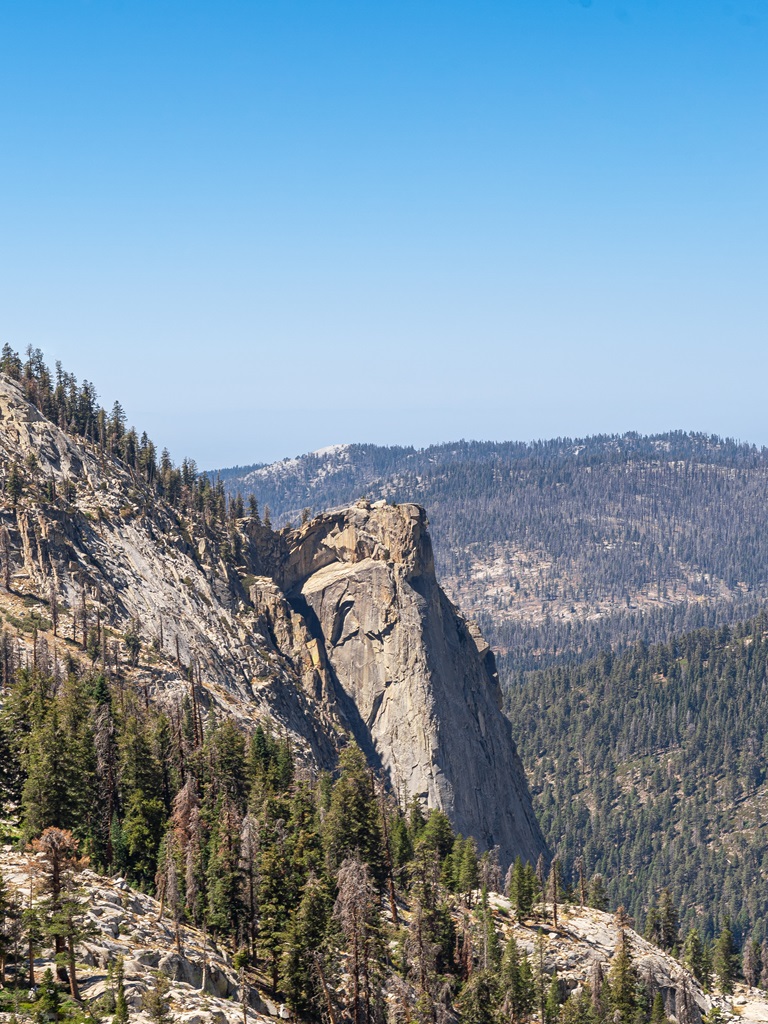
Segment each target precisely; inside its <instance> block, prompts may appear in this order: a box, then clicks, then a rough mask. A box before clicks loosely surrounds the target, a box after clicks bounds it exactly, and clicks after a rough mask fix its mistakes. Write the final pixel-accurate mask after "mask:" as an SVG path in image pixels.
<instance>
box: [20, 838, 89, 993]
mask: <svg viewBox="0 0 768 1024" xmlns="http://www.w3.org/2000/svg"><path fill="white" fill-rule="evenodd" d="M78 846H79V844H78V842H77V840H76V839H75V837H74V836H73V835H72V833H71V832H67V831H66V830H63V829H58V828H47V829H46V830H45V831H44V832H43V834H42V835H41V836H40V838H39V839H36V840H34V841H33V842H32V844H31V850H32V851H33V852H34V853H35V854H37V856H36V857H35V859H34V860H33V861H32V862H31V863H32V867H33V870H34V872H35V886H36V890H37V892H38V893H39V894H40V896H41V899H40V900H39V902H38V908H37V909H38V911H39V913H40V916H41V921H42V926H43V930H44V932H45V933H46V934H47V935H48V936H50V937H51V938H52V939H53V940H54V945H55V950H56V964H57V968H58V970H59V973H60V977H61V979H62V980H63V981H69V987H70V993H71V995H72V998H73V999H78V998H79V995H78V989H77V975H76V958H75V949H76V947H77V945H78V943H80V942H82V941H83V939H85V938H87V937H88V935H89V934H90V929H89V928H88V926H87V924H86V914H87V911H88V907H89V904H88V901H87V900H86V899H84V898H83V897H82V892H81V889H80V888H79V886H78V883H77V875H78V873H79V872H80V871H82V870H83V868H84V867H85V866H86V865H87V860H82V859H80V857H79V855H78ZM67 971H68V973H67Z"/></svg>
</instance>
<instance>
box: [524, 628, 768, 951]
mask: <svg viewBox="0 0 768 1024" xmlns="http://www.w3.org/2000/svg"><path fill="white" fill-rule="evenodd" d="M766 673H768V617H760V618H757V619H755V620H752V621H749V622H745V623H742V624H739V625H737V626H734V627H733V628H725V627H723V628H721V629H717V630H714V629H713V630H702V631H699V632H696V633H692V634H689V635H686V636H682V637H679V638H677V639H676V640H674V641H673V642H670V643H669V644H664V645H661V646H658V647H654V648H648V647H646V646H645V645H643V644H638V645H637V647H636V648H635V650H634V651H632V652H631V653H629V654H626V655H624V656H622V657H612V656H610V655H605V656H602V657H600V658H598V659H596V660H594V661H590V662H587V663H586V664H583V665H580V666H574V667H572V668H570V669H568V670H565V669H562V668H555V669H549V670H547V671H543V672H540V673H535V674H533V675H530V676H528V677H525V678H521V680H520V685H519V686H516V687H515V688H514V689H512V690H511V691H510V693H509V709H510V710H509V713H510V717H511V719H512V723H513V731H514V735H515V737H516V739H517V741H518V743H519V746H520V751H521V755H522V757H523V761H524V763H525V764H526V766H527V767H528V771H529V778H530V781H531V787H532V790H533V794H534V805H535V807H536V809H537V812H538V816H539V821H540V823H541V825H542V827H543V830H544V833H545V836H546V837H547V838H548V840H549V842H550V844H551V845H552V847H553V848H557V849H558V851H560V853H561V859H562V864H563V868H564V875H565V879H566V881H568V880H569V879H570V878H572V877H573V866H574V863H575V862H576V860H577V858H579V857H583V860H584V865H585V871H586V873H587V874H599V875H601V876H602V886H600V888H602V889H603V890H604V896H605V898H603V893H597V892H596V890H597V888H598V884H597V883H598V880H597V879H596V878H594V877H593V880H592V883H591V884H590V886H589V890H590V891H589V899H588V902H590V903H591V904H592V905H599V906H603V907H604V906H606V905H607V904H608V903H609V904H610V905H612V906H618V905H620V904H623V905H624V906H625V907H626V908H627V911H628V913H629V914H630V915H631V916H632V917H633V918H634V920H635V921H636V922H637V923H638V925H639V927H640V928H641V929H643V930H647V931H648V934H651V935H652V936H654V940H655V941H657V942H659V944H660V945H662V947H663V948H665V949H668V950H672V949H673V948H675V946H676V945H678V943H679V941H680V939H679V931H678V927H679V925H680V924H682V926H683V928H684V930H687V929H688V928H690V927H693V926H695V927H697V928H699V930H700V933H701V935H702V937H704V936H713V935H715V934H717V933H718V931H719V929H720V928H721V927H722V924H723V922H724V921H725V919H726V918H729V919H730V920H731V922H732V925H731V927H732V929H733V931H734V934H735V935H736V936H737V937H738V939H739V940H741V938H742V936H744V935H745V934H750V933H752V934H754V936H755V937H756V938H757V939H758V940H759V941H761V940H762V938H763V937H765V936H766V934H768V897H767V896H766V893H767V892H768V889H767V888H766V883H768V861H766V859H765V856H764V854H765V851H764V843H763V838H762V836H763V830H762V827H761V826H762V824H763V822H764V820H765V819H764V816H763V812H762V810H761V807H762V804H763V797H764V790H765V786H766V785H768V776H765V774H764V759H765V756H766V753H767V752H768V690H766V688H765V686H764V680H765V677H766ZM542 708H546V714H542V713H541V709H542ZM542 752H543V755H542ZM664 890H667V892H666V894H665V893H664ZM662 904H664V906H662ZM665 907H666V909H665ZM649 910H651V920H650V922H649V921H646V917H647V915H648V912H649ZM659 912H660V913H661V917H660V918H658V917H657V915H658V913H659ZM676 916H679V922H678V921H677V920H676V919H675V918H676ZM654 918H656V920H654Z"/></svg>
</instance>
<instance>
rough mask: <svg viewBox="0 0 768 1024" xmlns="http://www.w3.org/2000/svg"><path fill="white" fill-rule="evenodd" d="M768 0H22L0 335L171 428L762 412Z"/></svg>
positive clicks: (175, 437)
mask: <svg viewBox="0 0 768 1024" xmlns="http://www.w3.org/2000/svg"><path fill="white" fill-rule="evenodd" d="M767 101H768V2H767V0H732V2H730V3H721V2H714V0H687V2H681V0H624V2H621V3H617V2H615V0H592V2H591V3H587V0H580V2H573V0H526V2H520V0H505V2H485V0H471V2H470V0H466V2H461V3H459V2H453V0H429V2H428V0H407V2H406V0H390V2H386V3H384V2H379V3H373V2H367V0H355V2H351V0H350V2H346V0H344V2H343V0H322V2H317V0H316V2H313V3H310V2H298V0H271V2H265V0H247V2H234V0H215V2H214V0H206V2H200V0H183V2H164V0H152V2H142V0H133V2H112V0H90V2H84V0H67V2H65V3H62V2H61V0H49V2H39V0H23V2H21V0H0V240H1V244H0V341H9V342H10V343H11V344H12V345H14V347H16V348H19V349H23V348H25V347H26V346H27V345H28V344H32V345H36V346H38V345H39V346H40V347H41V348H43V349H44V351H45V352H46V353H47V355H48V356H49V358H50V359H51V360H54V359H57V358H59V359H61V360H62V361H63V362H64V363H65V365H66V366H67V367H69V368H70V369H71V370H72V371H74V372H75V373H77V374H78V375H79V376H81V377H87V378H89V379H91V380H93V381H95V383H96V385H97V388H98V390H99V392H100V394H101V396H102V399H103V400H104V401H105V403H110V404H111V402H112V401H113V400H114V398H115V397H119V398H120V399H121V401H122V402H123V404H124V405H125V407H126V408H127V410H128V414H129V418H130V419H131V420H132V421H134V422H135V423H136V425H137V426H139V427H140V428H145V429H147V430H148V431H149V432H150V434H151V435H152V436H153V437H154V438H155V439H156V441H157V442H158V443H160V444H167V445H168V446H169V447H170V448H171V450H172V452H173V454H174V455H176V456H178V457H180V456H181V455H183V454H190V455H192V456H194V457H195V458H196V459H197V460H198V462H199V464H200V465H202V466H205V467H213V466H217V465H231V464H234V463H246V462H254V461H264V460H270V459H273V458H281V457H283V456H285V455H294V454H297V453H298V452H301V451H306V450H309V449H313V448H317V447H320V446H323V445H327V444H331V443H334V442H338V441H375V442H380V443H413V444H417V445H422V444H427V443H431V442H437V441H441V440H450V439H455V438H458V437H467V438H469V437H473V438H496V439H507V438H521V439H528V438H533V437H548V436H555V435H564V434H568V435H583V434H586V433H594V432H602V431H624V430H640V431H655V430H664V429H668V428H693V429H698V430H708V431H712V432H718V433H722V434H728V435H731V436H736V437H740V438H742V439H744V440H753V441H755V442H758V443H763V444H768V417H767V416H766V412H765V408H766V400H765V391H766V381H767V380H768V373H767V372H766V371H768V309H767V306H768V294H767V291H768V290H767V289H766V281H767V280H768V273H767V271H768V259H766V253H767V250H768V130H766V124H768V102H767Z"/></svg>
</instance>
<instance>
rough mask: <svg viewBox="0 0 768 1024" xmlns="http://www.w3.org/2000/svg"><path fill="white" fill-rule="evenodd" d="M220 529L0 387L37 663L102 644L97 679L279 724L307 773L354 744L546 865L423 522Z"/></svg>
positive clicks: (3, 503)
mask: <svg viewBox="0 0 768 1024" xmlns="http://www.w3.org/2000/svg"><path fill="white" fill-rule="evenodd" d="M11 467H15V471H16V472H19V471H20V472H21V475H22V477H23V488H22V490H21V494H20V495H19V496H18V500H16V501H15V502H12V501H11V499H10V497H9V496H8V495H7V494H6V492H5V487H4V485H5V483H6V481H7V480H8V477H9V474H10V472H11ZM227 531H228V532H227V533H225V532H224V531H223V530H222V529H221V528H219V529H218V532H217V529H215V528H213V526H212V524H211V523H210V522H209V520H208V519H207V518H206V516H205V514H204V513H201V512H200V510H199V509H194V508H192V509H189V508H187V509H186V511H179V509H178V508H176V507H172V506H170V505H169V504H167V503H166V502H164V501H163V500H162V499H161V498H159V497H158V495H157V494H156V493H155V491H154V490H153V489H152V488H151V487H149V486H148V485H147V483H146V481H144V480H143V479H141V478H140V477H139V475H138V474H137V473H135V472H133V471H132V470H131V469H130V468H129V467H128V466H126V465H125V464H124V463H123V462H121V461H120V460H119V459H117V458H115V457H113V456H110V455H109V454H107V453H105V452H104V450H103V449H101V448H100V447H99V446H98V445H97V444H95V443H90V442H87V441H85V440H83V439H82V438H79V437H78V438H76V437H73V436H72V435H70V434H68V433H66V432H65V431H64V430H62V429H60V428H59V427H58V426H56V424H54V423H52V422H50V421H49V420H47V419H46V418H45V417H44V416H42V415H41V414H40V413H39V411H38V410H37V409H36V408H35V407H34V406H33V405H30V404H29V403H28V402H27V401H26V400H25V398H24V396H23V394H22V392H21V390H20V388H19V386H18V385H17V384H16V383H15V382H14V381H11V380H9V379H8V378H5V377H3V376H2V375H0V562H2V565H3V579H2V580H0V584H4V582H5V577H6V574H7V576H8V580H9V582H10V584H11V585H10V587H9V588H7V589H6V588H5V587H4V586H0V606H2V608H0V610H5V611H6V612H7V614H8V616H9V617H10V618H9V621H14V622H16V623H19V622H22V619H23V618H24V616H27V617H29V616H31V614H32V613H31V612H30V613H29V615H28V613H27V609H28V608H29V606H30V602H32V604H34V603H35V600H36V601H37V602H38V605H37V606H36V607H37V608H38V610H37V612H36V614H37V618H36V619H35V622H34V629H32V628H30V629H29V630H28V631H27V635H28V636H29V635H31V634H33V633H34V635H35V636H37V637H38V638H39V639H38V641H36V643H37V645H38V646H40V645H43V646H45V647H46V651H44V652H42V651H38V650H37V648H36V649H35V651H34V655H33V656H34V657H38V656H39V657H40V658H42V659H43V660H44V659H45V658H48V659H49V660H53V659H55V658H66V657H71V656H72V655H73V649H74V650H76V649H77V648H79V649H80V650H81V651H83V655H82V656H83V657H84V656H85V651H84V648H85V647H86V638H87V637H88V636H89V635H91V634H92V633H93V632H94V631H95V632H96V634H97V643H96V649H95V650H94V648H93V645H91V648H90V658H91V659H94V658H99V657H100V659H101V662H102V664H103V666H104V669H105V671H114V672H116V673H120V674H121V675H122V676H124V677H125V678H126V679H128V680H130V681H131V682H132V683H133V684H134V685H136V686H139V687H141V688H142V690H143V691H144V692H145V693H146V694H147V696H148V697H151V696H154V697H155V698H156V699H159V700H167V701H171V702H175V703H178V700H179V698H180V697H181V696H182V695H189V696H191V697H192V699H193V700H196V701H198V702H199V703H200V705H201V706H202V708H203V709H205V708H207V707H210V706H211V705H218V706H219V707H220V708H221V709H222V710H223V711H224V712H225V713H227V714H230V715H233V716H235V717H237V718H238V719H239V720H240V721H241V722H243V723H244V724H246V726H248V725H249V724H251V725H252V724H255V722H257V721H265V720H268V721H269V722H271V723H272V726H273V728H275V729H277V731H279V732H280V733H283V734H288V735H290V736H291V737H293V738H295V744H296V745H295V751H296V754H297V757H298V758H299V760H303V761H304V763H305V765H306V766H307V767H308V768H311V767H313V766H314V767H321V768H333V767H334V765H335V764H336V760H337V757H338V752H339V750H340V748H341V747H342V746H343V745H344V744H345V743H346V742H348V739H349V736H350V735H351V736H353V737H354V738H355V739H356V740H357V742H358V743H359V744H360V746H361V747H362V748H363V750H364V751H365V752H366V754H367V756H368V757H369V759H370V762H371V764H372V765H374V766H375V767H377V768H379V769H380V770H381V771H382V772H383V773H384V774H385V775H386V776H387V777H388V779H389V781H390V783H391V786H392V789H393V791H394V792H395V793H396V794H397V795H398V796H399V797H401V798H402V799H405V800H408V799H410V798H411V797H414V796H416V797H418V798H419V799H420V800H421V801H423V803H424V805H425V806H427V807H436V808H440V809H442V810H444V811H445V812H446V813H447V814H448V815H449V816H450V818H451V819H452V821H453V823H454V825H455V826H456V828H457V829H458V830H459V831H461V832H462V833H464V834H468V835H473V836H474V837H475V838H476V839H477V841H478V844H479V846H480V847H481V848H489V847H493V846H498V847H499V852H500V859H501V860H502V862H504V863H506V862H508V861H509V859H510V858H512V857H513V856H515V855H517V854H518V853H519V854H521V855H522V856H523V857H524V858H527V859H528V860H531V861H535V860H536V859H537V857H538V856H539V854H540V853H541V852H544V850H545V846H544V841H543V838H542V835H541V833H540V831H539V828H538V825H537V823H536V820H535V817H534V814H533V811H532V807H531V802H530V797H529V794H528V789H527V785H526V781H525V777H524V773H523V769H522V765H521V763H520V760H519V758H518V755H517V752H516V749H515V745H514V742H513V740H512V736H511V733H510V726H509V723H508V721H507V720H506V718H505V717H504V716H503V715H502V714H501V712H500V710H499V708H500V692H499V686H498V680H497V678H496V674H495V664H494V659H493V655H492V653H491V651H490V650H489V648H488V646H487V644H485V642H484V641H483V640H482V637H481V636H480V634H479V631H478V630H477V628H476V627H475V626H473V625H471V624H468V623H467V622H465V621H464V619H463V618H462V617H461V615H460V614H459V613H458V611H457V610H456V609H455V608H454V607H453V605H451V603H450V602H449V601H448V599H447V598H446V596H445V594H444V593H443V592H442V591H441V589H440V588H439V586H438V585H437V581H436V579H435V572H434V564H433V558H432V546H431V543H430V539H429V535H428V533H427V519H426V515H425V513H424V511H423V510H422V509H421V508H419V507H418V506H416V505H400V506H389V505H386V504H384V503H378V504H377V505H375V506H370V505H369V504H367V503H365V502H361V503H358V504H357V505H355V506H353V507H351V508H348V509H344V510H341V511H337V512H332V513H326V514H323V515H320V516H319V517H317V518H316V519H314V520H312V521H311V522H309V523H306V524H305V525H304V526H302V527H301V528H300V529H298V530H283V531H280V532H279V533H276V532H274V531H272V530H270V529H269V528H268V527H267V526H265V525H264V523H262V522H260V521H259V520H258V519H257V518H249V517H245V518H241V519H239V520H237V521H231V522H230V523H229V524H228V525H227ZM233 538H234V541H236V543H234V541H233ZM233 549H234V550H236V551H237V555H236V556H235V557H233V555H232V551H233ZM54 600H55V604H54ZM52 608H56V609H57V616H58V632H57V633H56V632H55V631H54V630H52V628H51V627H52V623H51V622H48V624H47V626H46V624H45V622H44V617H45V614H46V613H47V614H49V615H53V612H52V611H51V609H52ZM19 616H21V617H22V618H19ZM25 621H26V620H25ZM129 623H130V624H132V626H131V628H132V629H133V630H137V629H138V630H139V632H140V635H141V642H142V647H141V656H140V657H139V659H138V664H135V663H134V664H132V663H131V656H130V655H129V652H128V650H127V648H126V645H125V643H124V640H123V637H124V634H125V631H126V629H127V628H128V626H129ZM23 625H24V622H22V626H23ZM26 625H27V626H30V627H32V625H33V623H32V621H31V619H30V621H29V622H26ZM99 648H100V649H99Z"/></svg>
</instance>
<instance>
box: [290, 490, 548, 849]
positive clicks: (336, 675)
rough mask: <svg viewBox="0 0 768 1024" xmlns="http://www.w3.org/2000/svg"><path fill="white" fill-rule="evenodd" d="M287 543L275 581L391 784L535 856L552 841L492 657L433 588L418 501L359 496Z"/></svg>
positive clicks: (470, 829)
mask: <svg viewBox="0 0 768 1024" xmlns="http://www.w3.org/2000/svg"><path fill="white" fill-rule="evenodd" d="M288 547H289V552H288V557H287V559H286V561H285V564H284V566H283V568H282V580H281V582H282V584H283V587H284V590H285V593H286V596H287V599H288V601H289V603H290V604H291V606H292V608H293V609H294V610H295V611H296V612H297V613H298V615H299V616H300V617H301V619H302V620H303V621H304V623H305V624H306V627H307V629H308V631H309V632H310V633H311V634H312V636H313V638H315V640H316V641H317V643H318V646H320V645H321V646H322V652H323V653H324V655H325V657H324V658H323V657H322V656H319V652H318V656H316V667H317V671H318V673H319V674H322V678H323V680H325V679H326V678H327V677H330V686H332V687H334V688H335V692H336V697H337V702H338V706H339V709H340V712H341V714H343V715H344V717H345V719H346V722H347V724H348V726H349V728H350V730H351V731H352V733H353V734H354V736H355V738H356V740H357V741H358V743H359V744H360V745H361V746H362V747H363V749H365V750H366V751H367V752H368V755H369V758H370V759H371V761H373V762H374V763H375V764H377V765H378V766H379V767H380V768H381V769H382V770H383V771H384V772H385V773H386V775H388V777H389V779H390V781H391V784H392V787H393V789H394V791H395V792H396V793H397V794H398V795H399V796H401V797H402V798H403V800H405V801H407V800H409V799H410V798H411V797H413V796H416V797H418V798H419V799H421V800H422V801H423V802H424V803H425V804H426V805H428V806H430V807H437V808H440V809H441V810H444V811H445V812H446V813H447V814H448V815H449V816H450V818H451V820H452V821H453V823H454V825H455V826H456V828H457V829H458V830H459V831H461V832H462V833H464V834H466V835H473V836H475V838H476V839H477V840H478V842H479V843H480V845H481V846H482V847H484V848H490V847H493V846H496V845H498V846H499V848H500V853H501V858H502V860H503V861H508V860H509V858H510V857H512V856H513V855H515V854H517V853H520V854H521V855H522V856H523V857H524V858H527V859H529V860H532V861H535V860H536V858H537V857H538V855H539V853H541V852H542V851H543V850H544V842H543V839H542V836H541V833H540V831H539V828H538V825H537V823H536V820H535V818H534V815H533V812H532V809H531V804H530V798H529V795H528V789H527V785H526V781H525V775H524V772H523V768H522V764H521V762H520V759H519V757H518V755H517V751H516V749H515V744H514V742H513V739H512V735H511V730H510V725H509V722H508V721H507V719H506V718H505V717H504V715H503V714H502V713H501V711H500V706H501V693H500V689H499V683H498V678H497V675H496V671H495V664H494V659H493V655H492V653H491V651H490V649H489V648H488V646H487V644H485V643H484V641H483V640H482V637H481V636H480V633H479V631H478V630H477V628H476V627H475V626H471V625H469V624H468V623H466V622H465V621H464V619H463V618H462V617H461V615H460V614H459V612H458V611H457V609H456V608H454V607H453V605H452V604H451V603H450V602H449V600H448V599H447V597H446V596H445V594H444V593H443V592H442V590H441V589H440V587H439V586H438V585H437V580H436V579H435V572H434V563H433V559H432V545H431V543H430V539H429V535H428V533H427V519H426V515H425V513H424V510H423V509H421V508H419V507H418V506H417V505H398V506H391V505H386V504H384V503H378V504H377V505H375V506H373V507H371V506H369V505H368V504H367V503H365V502H360V503H358V504H357V505H356V506H354V507H352V508H349V509H343V510H341V511H338V512H331V513H326V514H324V515H321V516H319V517H318V518H317V519H315V520H314V521H312V522H311V523H309V524H307V525H306V526H305V527H304V528H302V529H301V530H300V531H298V532H296V533H293V534H290V535H289V537H288ZM323 685H327V684H325V682H324V684H323Z"/></svg>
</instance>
